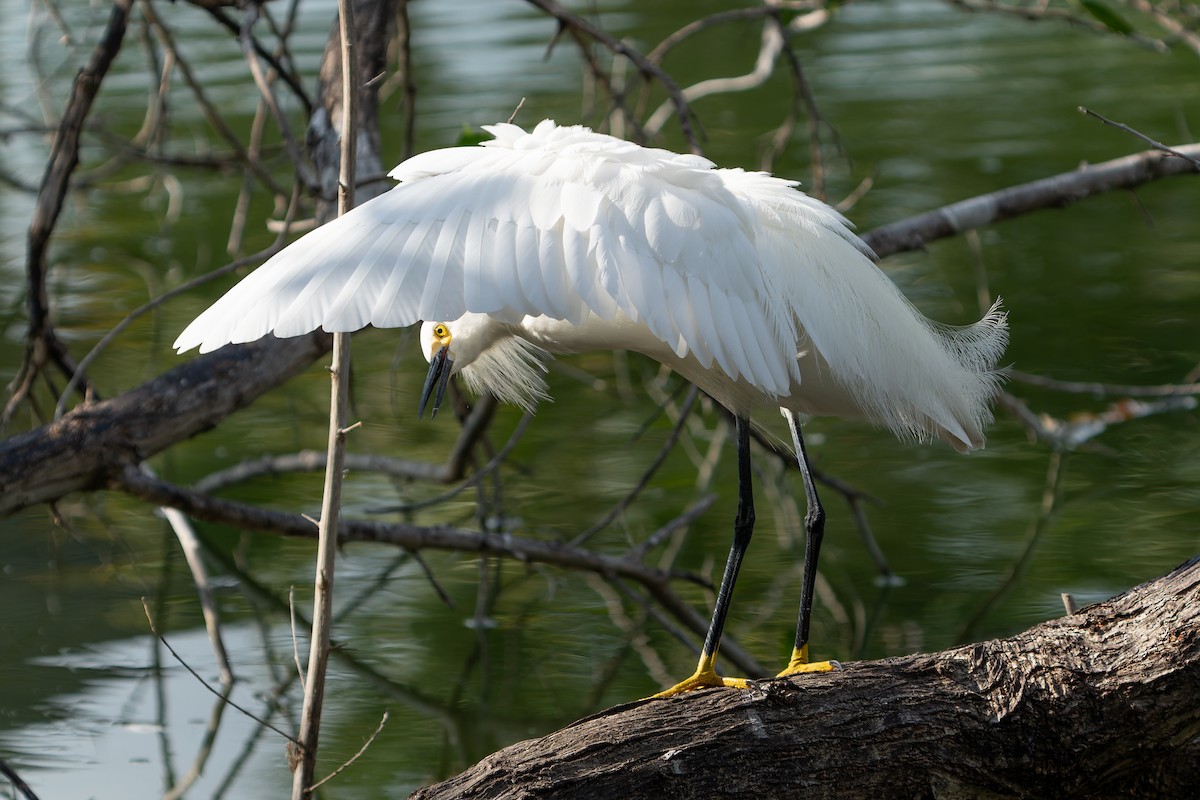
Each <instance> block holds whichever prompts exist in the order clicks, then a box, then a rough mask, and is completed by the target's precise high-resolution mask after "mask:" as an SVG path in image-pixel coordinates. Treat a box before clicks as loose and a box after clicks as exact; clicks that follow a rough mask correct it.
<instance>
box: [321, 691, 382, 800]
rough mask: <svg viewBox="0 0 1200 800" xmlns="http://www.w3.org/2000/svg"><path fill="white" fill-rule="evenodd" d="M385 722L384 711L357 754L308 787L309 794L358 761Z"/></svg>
mask: <svg viewBox="0 0 1200 800" xmlns="http://www.w3.org/2000/svg"><path fill="white" fill-rule="evenodd" d="M387 721H388V712H387V711H384V712H383V717H382V718H381V719H380V720H379V724H378V725H376V726H375V732H374V733H372V734H371V735H370V736H368V737H367V740H366V741H365V742H363V746H362V747H360V748H358V752H357V753H355V754H354V755H352V756H350V758H349V759H348V760H347V761H346V763H344V764H342V765H341V766H340V767H338V768H337V769H335V770H334V771H333V772H331V773H329V774H328V775H326V776H325V777H324V778H321V780H319V781H317V782H316V783H314V784H313V785H312V786H311V787H309V791H310V792H313V791H316V789H317V787H318V786H320V785H321V784H323V783H325V782H326V781H331V780H333V779H334V778H336V777H337V776H338V775H341V774H342V772H344V771H345V770H346V768H347V767H349V766H350V765H351V764H353V763H354V762H355V761H358V759H359V758H361V757H362V754H363V753H365V752H367V748H368V747H370V746H371V744H372V743H373V742H374V741H375V739H376V738H377V737H378V736H379V733H380V732H381V731H382V730H383V726H384V725H386V724H387Z"/></svg>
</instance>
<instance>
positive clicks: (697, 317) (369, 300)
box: [175, 121, 894, 394]
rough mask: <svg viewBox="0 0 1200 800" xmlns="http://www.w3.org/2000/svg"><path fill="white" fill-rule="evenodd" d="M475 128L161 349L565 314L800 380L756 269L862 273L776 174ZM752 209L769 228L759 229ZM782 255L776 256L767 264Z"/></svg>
mask: <svg viewBox="0 0 1200 800" xmlns="http://www.w3.org/2000/svg"><path fill="white" fill-rule="evenodd" d="M488 130H489V131H490V132H491V133H492V134H493V135H494V136H495V137H496V138H495V139H494V140H491V141H488V142H485V143H484V145H483V146H480V147H461V148H451V149H445V150H437V151H432V152H429V153H425V154H423V155H419V156H416V157H414V158H412V159H410V160H408V161H406V162H404V163H403V164H401V165H400V166H399V167H397V168H396V169H395V170H393V172H392V173H391V177H393V178H395V179H397V180H399V181H400V184H399V185H398V186H397V187H396V188H394V189H392V190H391V191H389V192H387V193H385V194H383V195H380V196H378V197H376V198H374V199H372V200H370V201H368V202H366V203H364V204H363V205H361V206H359V207H357V208H355V209H354V210H352V211H351V212H349V213H348V214H345V215H343V216H342V217H340V218H338V219H336V220H334V221H332V222H330V223H328V224H326V225H324V226H322V227H320V228H318V229H317V230H315V231H313V232H311V233H309V234H307V235H305V236H304V237H302V238H301V239H299V240H298V241H296V242H295V243H293V244H292V245H290V246H289V247H287V248H286V249H284V250H283V251H281V252H280V253H278V254H277V255H275V256H274V257H273V258H271V259H270V260H269V261H267V262H266V263H265V264H263V265H262V266H261V267H259V268H258V269H257V270H256V271H255V272H253V273H252V274H251V275H249V276H248V277H247V278H246V279H244V280H243V281H242V282H241V283H239V284H237V285H236V286H235V287H234V288H233V289H231V290H230V291H229V292H228V293H227V294H226V295H225V296H224V297H222V298H221V299H220V300H218V301H217V302H216V303H215V304H214V305H213V306H212V307H211V308H209V309H208V310H206V311H205V312H204V313H202V314H201V315H200V316H199V317H197V318H196V319H195V320H194V321H193V322H192V323H191V324H190V325H189V326H188V327H187V329H186V330H184V331H183V333H182V334H180V336H179V338H178V340H176V342H175V347H176V348H177V349H178V350H180V351H181V352H182V351H184V350H188V349H191V348H193V347H197V346H198V347H199V348H200V352H207V351H210V350H214V349H216V348H218V347H221V346H222V345H224V344H227V343H231V342H233V343H237V342H248V341H253V340H255V339H258V338H259V337H261V336H263V335H265V334H267V333H271V332H273V333H274V334H275V335H277V336H296V335H300V334H304V333H307V332H309V331H312V330H315V329H316V328H318V327H321V328H324V329H325V330H327V331H331V332H332V331H353V330H357V329H359V328H362V327H364V326H366V325H375V326H378V327H401V326H407V325H411V324H413V323H415V322H417V321H419V320H447V321H448V320H454V319H457V318H458V317H460V316H462V315H463V314H465V313H467V312H478V313H486V314H490V315H492V316H494V317H497V318H499V319H503V320H507V321H512V322H518V321H520V320H521V319H522V318H523V317H525V316H526V315H531V316H540V315H546V316H551V317H555V318H558V319H565V320H569V321H571V322H574V323H583V322H584V321H585V320H586V319H587V317H588V315H589V314H595V315H597V316H599V317H601V318H604V319H612V318H614V317H615V316H617V315H618V314H623V315H625V316H626V317H628V318H629V319H631V320H633V321H635V322H640V323H642V324H644V325H645V326H646V327H647V328H648V329H649V331H650V332H651V333H652V334H653V335H654V336H655V337H657V338H658V339H660V340H662V341H663V342H665V343H667V344H668V345H669V346H670V347H671V348H672V349H673V350H674V351H675V352H676V354H677V355H680V356H683V355H686V354H689V353H690V354H691V355H693V356H694V357H695V358H696V359H698V360H699V361H700V362H701V364H703V365H705V366H708V365H709V364H711V363H712V362H714V361H715V362H716V363H717V364H719V365H720V368H721V369H722V370H723V371H724V372H725V373H726V374H727V375H729V376H730V377H731V378H738V377H739V376H741V377H744V378H745V379H746V380H748V381H750V382H751V383H753V384H754V385H756V386H757V387H758V388H759V389H761V390H763V391H765V392H768V393H771V394H783V393H784V392H786V390H787V387H788V386H789V384H790V383H791V382H792V381H793V380H797V381H798V379H799V375H798V373H797V372H796V370H797V366H796V345H797V341H798V340H799V339H800V337H801V336H802V333H801V331H800V330H799V329H798V320H799V319H801V318H802V317H799V316H798V315H797V310H798V309H797V308H796V307H795V303H794V302H793V300H792V299H790V297H789V296H788V295H787V294H785V291H787V292H791V291H792V290H793V288H794V287H793V281H792V280H790V279H789V280H784V279H783V278H781V277H777V276H774V275H773V273H774V272H777V271H779V270H791V271H796V272H797V274H799V275H803V274H804V273H805V272H806V271H808V270H811V269H814V268H815V269H821V270H825V269H827V268H833V265H834V264H836V263H838V262H841V261H843V260H845V259H846V258H847V257H850V258H853V259H855V260H857V261H861V262H862V263H863V264H865V265H866V268H867V269H868V270H871V271H875V272H877V270H875V267H874V266H873V265H872V264H870V262H869V260H868V259H867V258H866V256H865V255H863V253H862V252H859V251H858V249H857V248H859V247H861V245H860V244H858V240H857V239H855V238H854V237H853V235H852V234H851V233H850V232H849V231H848V229H847V227H846V225H845V223H844V221H843V220H842V219H841V217H840V216H839V215H838V214H837V213H836V212H834V211H833V210H832V209H830V208H828V207H827V206H825V205H823V204H821V203H818V202H817V201H815V200H812V199H810V198H808V197H807V196H805V195H804V194H802V193H801V192H798V191H796V190H795V189H794V188H792V187H793V186H794V184H793V183H792V182H789V181H784V180H781V179H778V178H773V177H770V176H767V175H765V174H760V173H744V172H742V171H741V170H717V169H714V168H713V165H712V164H711V162H709V161H707V160H705V159H703V158H700V157H697V156H687V155H678V154H675V153H670V152H668V151H665V150H652V149H647V148H642V147H639V146H637V145H633V144H630V143H628V142H625V141H622V140H620V139H616V138H613V137H610V136H605V135H602V134H596V133H593V132H591V131H590V130H588V129H586V128H581V127H558V126H556V125H554V123H552V122H549V121H546V122H543V123H542V124H540V125H539V126H538V127H537V128H536V129H535V130H534V131H533V132H531V133H526V132H525V131H523V130H521V129H520V128H518V127H516V126H513V125H497V126H492V127H490V128H488ZM780 203H782V204H783V206H782V209H783V210H780V207H779V204H780ZM764 215H766V217H768V218H769V217H771V216H774V217H776V219H775V222H776V223H777V224H775V225H767V226H764V220H765V221H767V222H769V221H770V220H769V219H766V218H764ZM781 215H782V216H781ZM797 223H799V225H798V226H797ZM784 224H786V225H787V226H788V230H787V232H786V242H787V245H786V248H785V249H786V250H787V252H786V253H780V252H779V250H780V248H779V246H778V245H775V246H774V247H773V248H768V250H769V251H770V252H769V254H764V252H763V251H762V250H761V249H760V247H759V245H760V242H759V241H758V239H759V238H761V237H763V236H768V235H769V236H771V237H778V236H780V235H783V234H781V232H780V230H781V229H780V225H784ZM768 229H774V230H770V231H768ZM764 255H767V258H766V262H769V263H765V262H764ZM781 255H784V256H788V257H789V258H790V263H787V264H776V263H773V262H775V261H778V260H779V257H780V256H781ZM878 280H881V281H883V282H884V283H886V284H887V285H888V286H890V285H891V284H890V282H888V281H887V279H886V278H885V277H884V276H882V274H879V275H878ZM801 283H803V281H801ZM892 291H894V289H893V290H892ZM813 299H814V300H815V301H816V302H817V303H818V304H819V302H820V301H821V298H820V297H814V298H813ZM804 327H805V329H806V330H808V334H809V335H810V336H811V335H813V334H814V333H816V331H813V330H811V326H810V325H808V324H807V323H806V324H805V326H804ZM827 338H828V337H827Z"/></svg>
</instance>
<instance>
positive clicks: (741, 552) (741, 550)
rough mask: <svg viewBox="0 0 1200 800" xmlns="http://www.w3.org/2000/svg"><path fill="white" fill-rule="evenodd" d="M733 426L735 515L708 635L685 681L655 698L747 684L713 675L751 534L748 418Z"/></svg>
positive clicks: (751, 490) (735, 679)
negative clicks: (736, 473)
mask: <svg viewBox="0 0 1200 800" xmlns="http://www.w3.org/2000/svg"><path fill="white" fill-rule="evenodd" d="M735 427H736V430H737V458H738V508H737V517H735V518H734V521H733V546H732V547H731V548H730V549H729V559H728V560H727V561H726V562H725V573H724V575H722V576H721V586H720V588H719V589H717V602H716V604H715V605H714V606H713V615H712V622H710V623H709V625H708V635H707V636H705V637H704V649H703V650H702V651H701V652H700V662H699V663H698V664H697V665H696V672H695V673H694V674H693V675H692V677H690V678H688V679H687V680H684V681H681V682H680V683H677V684H675V685H674V686H672V687H671V688H670V689H667V690H666V691H662V692H659V693H658V694H656V695H654V696H655V697H671V696H673V695H677V694H682V693H684V692H689V691H691V690H692V689H702V688H705V687H708V686H732V687H735V688H738V689H745V688H746V687H747V686H748V685H749V682H748V681H747V680H746V679H745V678H723V677H721V676H720V675H718V674H717V670H716V663H717V651H718V650H719V649H720V647H721V633H722V631H723V630H724V629H725V616H726V615H727V614H728V613H729V601H730V599H731V598H732V596H733V585H734V584H735V583H736V582H737V576H738V570H739V569H741V566H742V559H743V558H744V557H745V555H746V548H748V547H749V546H750V537H751V536H752V535H753V534H754V487H753V485H752V483H751V478H750V420H748V419H746V418H744V417H737V421H736V425H735Z"/></svg>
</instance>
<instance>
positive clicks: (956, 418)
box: [175, 120, 1007, 694]
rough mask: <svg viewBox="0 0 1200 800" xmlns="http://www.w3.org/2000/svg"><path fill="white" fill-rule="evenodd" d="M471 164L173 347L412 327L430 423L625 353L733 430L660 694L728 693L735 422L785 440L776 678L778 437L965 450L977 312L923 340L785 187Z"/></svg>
mask: <svg viewBox="0 0 1200 800" xmlns="http://www.w3.org/2000/svg"><path fill="white" fill-rule="evenodd" d="M486 130H487V131H488V132H490V133H491V134H492V135H493V136H494V137H495V138H494V139H492V140H490V141H485V142H483V143H482V146H478V147H459V148H450V149H443V150H435V151H432V152H428V153H424V154H422V155H418V156H415V157H414V158H411V159H409V160H408V161H405V162H404V163H403V164H401V165H400V166H398V167H397V168H396V169H395V170H393V171H392V172H391V173H390V175H391V177H392V178H395V179H396V180H398V181H400V183H399V185H398V186H396V187H395V188H393V189H392V190H391V191H389V192H386V193H385V194H382V195H380V196H378V197H376V198H374V199H372V200H369V201H368V202H366V203H364V204H363V205H361V206H359V207H357V208H355V209H353V210H352V211H350V212H349V213H347V214H345V215H343V216H342V217H339V218H338V219H336V220H334V221H332V222H330V223H328V224H326V225H324V226H322V227H320V228H318V229H317V230H315V231H313V232H311V233H309V234H307V235H306V236H304V237H303V238H302V239H300V240H298V241H297V242H295V243H293V244H292V245H290V246H289V247H287V248H285V249H284V250H283V251H281V252H280V253H279V254H277V255H275V256H274V257H273V258H271V259H270V260H268V261H267V262H266V263H265V264H263V265H262V266H261V267H260V268H259V269H257V270H256V271H255V272H253V273H252V274H251V275H249V276H248V277H247V278H246V279H244V280H243V281H242V282H241V283H239V284H237V285H236V286H235V287H234V288H233V289H231V290H230V291H229V292H228V293H227V294H226V295H225V296H224V297H222V298H221V299H220V300H218V301H217V302H216V303H215V304H214V305H213V306H212V307H211V308H209V309H208V310H206V311H205V312H204V313H202V314H201V315H200V316H199V317H197V318H196V319H195V320H194V321H193V322H192V323H191V325H189V326H188V327H187V329H186V330H184V331H183V333H182V334H180V336H179V338H178V340H176V342H175V347H176V348H177V349H178V350H179V351H180V352H182V351H185V350H188V349H190V348H193V347H197V346H198V347H199V348H200V351H201V352H206V351H209V350H213V349H215V348H217V347H220V346H222V345H225V344H228V343H236V342H248V341H253V340H255V339H258V338H259V337H261V336H263V335H265V334H267V333H274V334H275V335H276V336H295V335H300V334H304V333H308V332H310V331H312V330H315V329H316V328H318V327H321V328H324V329H325V330H327V331H330V332H347V331H354V330H358V329H359V328H362V327H365V326H366V325H375V326H377V327H402V326H407V325H412V324H414V323H416V322H418V321H424V325H423V327H422V330H421V349H422V352H423V353H424V355H425V357H426V358H427V359H428V360H429V362H430V369H429V373H428V376H427V379H426V382H425V386H424V389H423V391H422V396H421V406H420V408H421V410H422V411H423V410H424V409H425V408H426V407H427V406H428V405H429V404H430V402H431V401H432V410H433V412H434V413H436V411H437V407H438V405H439V404H440V402H441V398H442V393H443V392H444V390H445V386H446V382H447V380H448V379H449V377H450V376H451V375H452V374H455V373H460V374H461V375H462V376H463V377H464V378H465V379H466V380H467V382H468V384H470V385H471V386H473V387H474V388H477V389H480V390H487V391H491V392H493V393H494V394H496V395H497V396H498V397H499V398H500V399H502V400H507V401H510V402H514V403H517V404H520V405H523V406H525V407H527V408H528V407H532V405H533V404H534V403H535V402H536V401H537V400H538V399H539V398H540V397H542V396H544V395H545V382H544V380H543V378H542V375H543V373H544V371H545V368H546V361H547V359H548V358H549V357H550V356H552V355H561V354H568V353H579V352H586V351H592V350H602V349H625V350H632V351H636V352H639V353H643V354H645V355H647V356H649V357H651V358H653V359H656V360H657V361H659V362H661V363H663V364H665V365H667V366H669V367H671V368H672V369H674V370H676V371H677V372H679V373H680V374H681V375H682V376H683V377H685V378H687V379H688V380H690V381H692V382H693V383H695V384H696V385H698V386H699V387H700V388H701V389H703V390H704V391H705V392H707V393H708V394H709V395H711V396H712V397H713V398H715V399H716V400H717V401H718V402H720V403H721V404H723V405H724V406H726V407H727V408H728V409H729V410H730V411H731V412H732V413H733V414H734V416H735V418H736V420H737V442H738V466H739V469H738V472H739V504H738V512H737V518H736V520H735V524H734V544H733V547H732V549H731V552H730V556H729V560H728V562H727V565H726V569H725V574H724V576H723V578H722V582H721V587H720V589H719V590H718V596H717V602H716V606H715V608H714V612H713V618H712V622H711V624H710V627H709V631H708V636H707V637H706V640H705V643H704V648H703V653H702V655H701V658H700V663H699V665H698V666H697V670H696V673H695V674H694V675H693V676H692V677H691V678H689V679H688V680H686V681H684V682H682V683H680V684H679V685H677V686H676V687H673V688H672V689H670V690H668V692H667V693H668V694H672V693H677V692H680V691H684V690H687V689H691V688H695V687H698V686H711V685H744V681H741V680H740V679H728V678H721V677H719V676H718V675H717V674H716V672H715V660H716V654H717V649H718V647H719V644H720V638H721V632H722V628H723V626H724V621H725V616H726V613H727V611H728V606H729V598H730V593H731V591H732V589H733V584H734V582H735V580H736V578H737V572H738V568H739V566H740V563H741V560H742V556H743V555H744V553H745V550H746V547H747V545H748V544H749V540H750V536H751V533H752V530H753V523H754V511H753V496H752V491H751V486H750V466H749V464H750V462H749V430H750V428H749V422H748V420H749V416H750V414H751V412H752V411H753V410H754V409H756V408H761V407H764V406H766V407H777V408H779V409H780V410H781V412H782V413H783V415H784V416H785V417H786V418H787V420H788V423H789V426H790V428H791V431H792V436H793V441H794V444H795V447H796V457H797V460H798V462H799V464H800V467H801V473H802V475H803V478H804V486H805V495H806V498H807V501H808V505H809V513H808V515H807V517H806V519H805V530H806V547H805V568H804V578H803V584H802V586H801V608H800V621H799V625H798V626H797V634H796V642H795V646H794V649H793V653H792V658H791V660H790V662H789V665H788V667H787V669H785V670H784V672H783V673H781V674H793V673H796V672H803V671H810V670H815V669H828V668H829V667H828V663H827V662H823V663H821V664H809V663H808V618H809V614H810V612H811V607H812V592H813V582H814V579H815V570H816V563H817V556H818V552H819V546H820V542H821V537H822V535H823V527H824V512H823V510H822V509H821V505H820V501H819V499H818V497H817V493H816V487H815V485H814V484H813V480H812V476H811V474H810V469H809V465H808V461H807V456H806V454H805V452H804V442H803V438H802V437H801V434H800V427H799V424H798V421H797V418H796V417H797V414H814V415H834V416H840V417H849V418H858V419H864V420H867V421H869V422H872V423H875V424H877V425H881V426H884V427H886V428H889V429H891V430H892V431H894V432H895V433H896V434H897V435H900V436H904V437H911V438H917V439H931V438H939V439H942V440H945V441H947V442H949V443H950V444H951V445H952V446H954V447H955V448H957V449H959V450H969V449H972V448H976V447H980V446H982V445H983V442H984V433H983V430H984V427H985V425H986V424H987V422H988V421H989V420H990V412H989V409H988V404H989V401H990V399H991V397H992V396H993V394H994V393H995V391H996V386H997V376H996V373H995V372H994V371H993V370H994V367H995V364H996V361H997V359H998V358H999V356H1000V354H1001V353H1002V351H1003V349H1004V347H1005V344H1006V340H1007V326H1006V320H1005V316H1004V314H1003V313H1002V312H1000V311H999V310H998V306H993V308H992V309H991V310H990V311H989V312H988V313H987V314H986V315H985V316H984V317H983V318H982V319H981V320H980V321H979V322H977V323H975V324H974V325H970V326H967V327H963V328H950V327H945V326H941V325H937V324H935V323H932V322H930V321H929V320H927V319H925V318H924V317H923V316H922V315H921V314H920V313H919V312H917V311H916V309H914V308H913V306H912V305H911V304H910V303H909V302H908V301H907V300H906V299H905V298H904V296H903V295H902V294H901V293H900V291H899V290H898V289H897V288H896V286H895V285H894V284H893V283H892V282H891V281H890V280H889V279H888V278H887V277H886V276H885V275H884V274H883V273H882V272H881V271H880V270H879V269H878V268H877V267H876V266H875V264H874V262H873V260H872V258H871V253H870V251H869V249H868V248H867V247H866V246H865V245H864V244H863V243H862V242H861V241H860V240H859V239H858V238H857V237H856V236H855V235H854V234H853V233H852V232H851V231H850V228H849V225H848V223H847V222H846V221H845V219H843V217H842V216H841V215H840V214H838V213H837V212H836V211H834V210H833V209H832V208H830V207H829V206H827V205H825V204H824V203H821V202H820V201H818V200H815V199H813V198H811V197H808V196H807V195H805V194H804V193H802V192H801V191H799V190H798V189H797V188H796V185H797V184H796V183H795V182H794V181H788V180H784V179H781V178H777V177H773V176H771V175H768V174H766V173H761V172H745V171H743V170H740V169H718V168H716V167H715V165H714V164H713V163H712V162H710V161H708V160H706V159H704V158H701V157H699V156H693V155H679V154H676V153H672V152H669V151H666V150H657V149H650V148H645V147H641V146H639V145H636V144H632V143H630V142H626V141H623V140H621V139H617V138H614V137H611V136H606V135H603V134H599V133H595V132H593V131H591V130H589V129H587V128H584V127H580V126H572V127H560V126H557V125H555V124H554V123H553V122H551V121H549V120H547V121H544V122H542V123H541V124H539V125H538V126H537V127H536V128H535V129H534V130H533V131H532V132H528V133H527V132H526V131H524V130H522V129H521V128H519V127H517V126H515V125H511V124H501V125H494V126H489V127H487V128H486Z"/></svg>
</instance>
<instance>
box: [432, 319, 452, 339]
mask: <svg viewBox="0 0 1200 800" xmlns="http://www.w3.org/2000/svg"><path fill="white" fill-rule="evenodd" d="M433 335H434V336H436V337H437V338H439V339H445V338H446V337H447V336H449V335H450V329H449V328H447V327H446V326H445V325H443V324H441V323H440V322H439V323H438V324H437V325H434V326H433Z"/></svg>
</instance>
